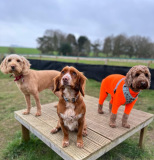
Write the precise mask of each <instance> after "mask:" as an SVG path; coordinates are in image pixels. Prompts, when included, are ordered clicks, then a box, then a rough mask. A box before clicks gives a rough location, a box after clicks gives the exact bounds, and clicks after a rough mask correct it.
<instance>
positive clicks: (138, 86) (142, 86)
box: [137, 81, 148, 89]
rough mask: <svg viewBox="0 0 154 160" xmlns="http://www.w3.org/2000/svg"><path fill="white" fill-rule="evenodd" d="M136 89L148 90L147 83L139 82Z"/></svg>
mask: <svg viewBox="0 0 154 160" xmlns="http://www.w3.org/2000/svg"><path fill="white" fill-rule="evenodd" d="M137 88H139V89H147V88H148V82H146V81H140V82H139V83H138V85H137Z"/></svg>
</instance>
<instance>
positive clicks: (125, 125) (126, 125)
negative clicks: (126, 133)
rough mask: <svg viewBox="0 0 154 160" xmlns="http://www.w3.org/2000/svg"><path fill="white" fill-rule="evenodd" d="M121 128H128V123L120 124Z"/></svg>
mask: <svg viewBox="0 0 154 160" xmlns="http://www.w3.org/2000/svg"><path fill="white" fill-rule="evenodd" d="M122 126H123V127H124V128H130V124H128V123H126V124H122Z"/></svg>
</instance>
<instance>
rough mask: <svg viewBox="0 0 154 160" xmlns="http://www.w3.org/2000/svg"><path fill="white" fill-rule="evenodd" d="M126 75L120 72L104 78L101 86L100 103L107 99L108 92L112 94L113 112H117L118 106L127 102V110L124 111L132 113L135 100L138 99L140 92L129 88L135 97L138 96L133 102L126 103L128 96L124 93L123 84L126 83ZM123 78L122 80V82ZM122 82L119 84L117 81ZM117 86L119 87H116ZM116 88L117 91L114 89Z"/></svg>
mask: <svg viewBox="0 0 154 160" xmlns="http://www.w3.org/2000/svg"><path fill="white" fill-rule="evenodd" d="M124 78H125V76H123V75H120V74H112V75H110V76H108V77H106V78H105V79H103V80H102V83H101V88H100V97H99V104H100V105H102V104H103V103H104V100H105V99H106V97H107V95H108V93H109V94H110V95H111V100H110V103H111V104H112V111H111V112H112V113H113V114H117V111H118V108H119V107H120V106H121V105H124V104H125V111H124V113H126V114H130V112H131V109H132V108H133V106H134V104H135V102H136V101H137V99H138V97H137V96H138V94H139V93H138V92H134V91H132V90H131V89H130V88H129V93H130V95H131V96H132V97H133V98H136V99H135V100H134V101H132V102H131V103H128V104H126V98H125V95H124V93H123V86H124V84H125V80H124ZM120 80H121V82H120ZM118 82H120V83H119V84H118V85H117V83H118ZM116 86H117V88H116ZM115 88H116V92H114V89H115Z"/></svg>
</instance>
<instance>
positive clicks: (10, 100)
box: [0, 72, 154, 160]
mask: <svg viewBox="0 0 154 160" xmlns="http://www.w3.org/2000/svg"><path fill="white" fill-rule="evenodd" d="M0 88H1V90H0V148H1V149H0V160H12V159H13V160H51V159H52V160H61V158H60V157H59V156H58V155H57V154H56V153H54V152H53V151H52V150H51V149H50V148H49V147H48V146H46V145H45V144H44V143H42V142H41V141H40V140H39V139H38V138H37V137H35V136H34V135H31V140H30V141H29V142H27V143H24V142H22V141H21V128H20V124H19V123H18V122H17V121H16V120H15V118H14V111H16V110H20V109H24V108H26V103H25V100H24V97H23V95H22V94H21V92H20V91H19V90H18V88H17V86H16V84H15V82H14V81H13V78H10V77H9V75H3V74H2V73H1V72H0ZM99 88H100V82H96V81H94V80H91V79H89V80H87V86H86V93H87V94H88V95H90V96H94V97H98V96H99ZM153 97H154V90H147V91H143V92H142V93H141V94H140V96H139V99H138V101H137V103H136V105H135V106H134V108H136V109H140V110H143V111H146V112H149V113H153V114H154V105H153V103H154V100H153ZM40 99H41V103H42V104H46V103H51V102H53V101H55V100H58V99H57V98H56V97H55V96H54V95H53V93H51V91H49V90H45V91H43V92H41V94H40ZM32 106H35V103H34V100H32ZM96 111H97V109H96ZM138 138H139V133H137V134H135V135H133V136H132V137H131V138H129V139H127V140H126V141H124V142H123V143H121V144H120V145H118V146H117V147H115V148H114V149H112V150H111V151H110V152H108V153H106V154H105V155H104V156H102V157H100V158H99V160H131V159H138V160H140V159H143V160H152V159H154V158H153V157H154V141H153V139H154V122H152V123H151V124H150V126H149V128H148V131H147V136H146V149H145V150H141V149H139V148H138V146H137V145H138Z"/></svg>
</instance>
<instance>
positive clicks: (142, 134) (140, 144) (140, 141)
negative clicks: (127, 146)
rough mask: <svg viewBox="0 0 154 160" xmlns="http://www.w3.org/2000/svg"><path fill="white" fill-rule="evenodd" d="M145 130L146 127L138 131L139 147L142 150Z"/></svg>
mask: <svg viewBox="0 0 154 160" xmlns="http://www.w3.org/2000/svg"><path fill="white" fill-rule="evenodd" d="M147 129H148V126H146V127H144V128H142V129H141V131H140V139H139V147H140V148H142V149H144V140H145V136H146V132H147Z"/></svg>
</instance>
